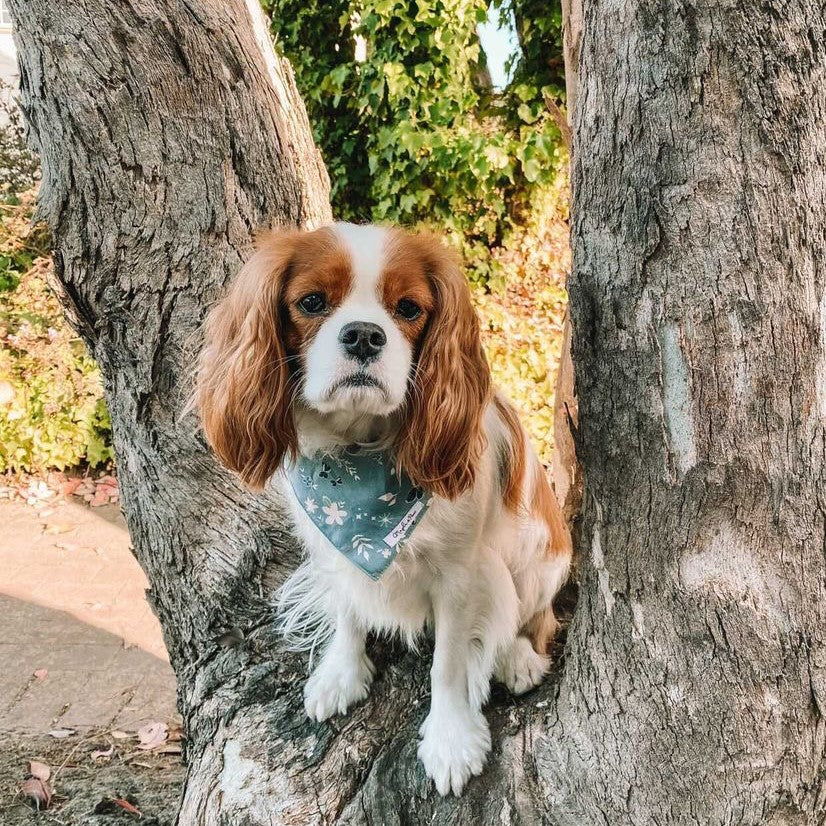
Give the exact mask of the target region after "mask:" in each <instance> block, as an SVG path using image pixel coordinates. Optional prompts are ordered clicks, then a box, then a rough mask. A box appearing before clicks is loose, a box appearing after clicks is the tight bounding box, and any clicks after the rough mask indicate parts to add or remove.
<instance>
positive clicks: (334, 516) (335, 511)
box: [321, 502, 347, 525]
mask: <svg viewBox="0 0 826 826" xmlns="http://www.w3.org/2000/svg"><path fill="white" fill-rule="evenodd" d="M321 510H323V511H324V513H325V514H326V516H327V518H326V519H325V520H324V521H325V522H326V523H327V524H328V525H343V524H344V519H345V518H346V516H347V511H346V510H343V509H342V507H341V505H340V504H339V503H338V502H330V504H329V505H325V506H324V507H323V508H322V509H321Z"/></svg>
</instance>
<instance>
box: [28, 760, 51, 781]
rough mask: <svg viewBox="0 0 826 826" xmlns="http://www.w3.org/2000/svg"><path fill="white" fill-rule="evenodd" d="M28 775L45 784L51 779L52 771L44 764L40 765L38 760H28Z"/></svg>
mask: <svg viewBox="0 0 826 826" xmlns="http://www.w3.org/2000/svg"><path fill="white" fill-rule="evenodd" d="M29 774H30V775H31V776H32V777H35V778H37V779H38V780H42V781H43V782H44V783H45V782H46V781H47V780H48V779H49V778H50V777H51V775H52V770H51V769H50V768H49V767H48V766H47V765H46V764H45V763H41V762H39V761H38V760H30V761H29Z"/></svg>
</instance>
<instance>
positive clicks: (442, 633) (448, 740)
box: [419, 585, 490, 795]
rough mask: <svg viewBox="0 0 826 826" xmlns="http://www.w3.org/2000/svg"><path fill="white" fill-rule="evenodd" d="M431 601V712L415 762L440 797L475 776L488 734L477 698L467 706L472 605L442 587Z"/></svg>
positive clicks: (486, 748) (482, 762)
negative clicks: (433, 635)
mask: <svg viewBox="0 0 826 826" xmlns="http://www.w3.org/2000/svg"><path fill="white" fill-rule="evenodd" d="M432 599H433V614H434V621H435V630H436V645H435V649H434V654H433V667H432V669H431V672H430V674H431V701H430V713H429V714H428V716H427V718H426V719H425V721H424V723H423V724H422V727H421V732H420V733H421V735H422V741H421V743H420V744H419V759H420V760H421V761H422V763H423V764H424V768H425V771H426V772H427V775H428V777H430V778H432V779H433V781H434V782H435V784H436V789H437V790H438V792H439V794H441V795H446V794H447V793H448V792H449V791H453V793H454V794H455V795H459V794H461V793H462V789H463V788H464V786H465V783H467V781H468V779H469V778H470V776H471V775H476V774H480V773H481V771H482V768H483V767H484V765H485V760H486V758H487V754H488V752H489V751H490V730H489V728H488V723H487V720H486V719H485V716H484V715H483V714H482V709H481V703H482V698H479V697H478V692H475V694H477V699H476V700H475V701H474V702H472V701H471V697H470V691H469V686H468V676H469V661H470V659H471V657H472V655H473V652H472V646H473V645H474V644H475V643H474V641H473V639H472V633H473V611H472V610H471V606H470V605H469V603H468V600H467V597H466V596H465V595H463V594H462V593H457V592H456V591H453V590H452V589H450V588H449V587H448V586H447V585H443V586H442V587H441V588H440V590H439V592H438V593H435V594H433V595H432ZM479 643H480V641H476V644H479ZM488 679H489V678H488Z"/></svg>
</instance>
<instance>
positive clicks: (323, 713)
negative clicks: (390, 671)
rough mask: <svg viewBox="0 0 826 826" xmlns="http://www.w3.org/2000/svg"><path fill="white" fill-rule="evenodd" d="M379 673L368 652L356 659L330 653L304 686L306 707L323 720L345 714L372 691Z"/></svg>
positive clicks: (308, 712)
mask: <svg viewBox="0 0 826 826" xmlns="http://www.w3.org/2000/svg"><path fill="white" fill-rule="evenodd" d="M375 673H376V669H375V666H374V665H373V663H372V661H371V660H370V658H369V657H368V656H367V654H362V655H361V656H360V657H357V658H355V659H344V658H342V657H335V656H326V657H324V659H322V661H321V662H320V663H319V664H318V668H316V670H315V671H313V673H312V674H311V675H310V679H309V680H307V683H306V684H305V686H304V709H305V710H306V712H307V716H308V717H309V718H310V719H311V720H317V721H318V722H319V723H320V722H321V721H322V720H326V719H327V718H328V717H332V716H333V715H334V714H344V712H345V711H347V709H348V708H349V707H350V706H351V705H353V704H354V703H358V702H360V701H361V700H363V699H364V698H365V697H366V696H367V694H368V692H369V691H370V683H372V682H373V675H374V674H375Z"/></svg>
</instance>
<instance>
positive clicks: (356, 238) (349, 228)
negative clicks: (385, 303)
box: [333, 223, 388, 301]
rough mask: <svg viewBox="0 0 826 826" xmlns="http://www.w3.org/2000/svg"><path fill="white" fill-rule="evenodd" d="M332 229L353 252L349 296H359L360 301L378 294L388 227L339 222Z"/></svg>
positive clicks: (350, 254)
mask: <svg viewBox="0 0 826 826" xmlns="http://www.w3.org/2000/svg"><path fill="white" fill-rule="evenodd" d="M333 231H334V232H335V234H336V235H337V236H338V239H339V240H340V241H341V243H342V244H343V245H344V247H345V249H346V250H347V252H348V254H349V256H350V261H351V268H352V278H353V282H352V283H353V285H352V287H351V290H350V295H349V296H348V297H347V298H348V299H349V298H350V297H351V296H352V297H357V298H358V299H359V300H361V301H365V300H369V299H371V298H375V297H376V287H377V286H378V283H379V277H380V276H381V271H382V269H384V262H385V250H386V247H387V236H388V232H387V230H386V229H385V228H384V227H376V226H370V225H365V226H360V225H358V224H346V223H340V224H334V225H333ZM345 300H347V299H345Z"/></svg>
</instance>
